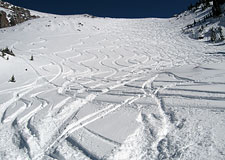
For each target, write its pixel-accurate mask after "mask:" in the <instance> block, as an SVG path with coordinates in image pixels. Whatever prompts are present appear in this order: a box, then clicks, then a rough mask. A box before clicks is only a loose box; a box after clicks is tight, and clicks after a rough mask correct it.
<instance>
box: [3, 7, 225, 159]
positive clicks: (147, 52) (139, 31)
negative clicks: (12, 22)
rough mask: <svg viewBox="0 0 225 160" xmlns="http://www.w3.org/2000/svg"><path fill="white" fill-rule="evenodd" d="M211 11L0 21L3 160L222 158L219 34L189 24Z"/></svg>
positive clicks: (217, 22)
mask: <svg viewBox="0 0 225 160" xmlns="http://www.w3.org/2000/svg"><path fill="white" fill-rule="evenodd" d="M207 11H208V10H207V9H206V10H205V11H200V10H199V11H196V12H193V11H186V12H184V13H182V14H180V15H179V16H178V17H174V18H169V19H158V18H146V19H113V18H99V17H92V16H89V15H74V16H60V15H49V14H44V13H42V14H41V15H42V16H41V17H40V18H37V19H31V20H29V21H25V22H24V23H21V24H18V25H16V26H12V27H8V28H3V29H0V48H1V49H3V50H4V49H6V48H8V49H9V51H12V53H13V54H14V55H15V56H12V55H10V54H8V53H6V54H5V55H4V56H0V68H1V70H0V120H1V124H0V135H1V138H0V159H9V160H14V159H15V160H18V159H21V160H25V159H32V160H42V159H43V160H53V159H58V160H64V159H65V160H71V159H74V160H88V159H91V160H98V159H107V160H128V159H129V160H149V159H159V160H162V159H177V160H190V159H201V160H202V159H210V160H211V159H213V160H222V159H225V144H224V141H225V125H224V124H225V112H224V111H225V79H224V77H225V61H224V60H225V57H224V55H225V52H224V50H225V45H224V41H216V42H211V41H210V39H209V38H207V34H205V35H204V38H201V39H198V38H193V36H192V33H193V32H194V31H195V30H197V27H198V26H197V25H196V26H193V27H192V28H188V29H187V28H186V27H187V26H188V25H189V24H192V23H193V21H194V20H195V19H196V20H197V19H198V18H200V17H202V16H203V17H204V16H205V15H206V14H207V13H208V12H207ZM223 19H224V17H221V18H220V19H219V18H214V19H211V20H210V21H213V23H210V24H207V27H206V28H205V31H204V33H206V32H208V31H209V30H210V28H211V27H219V26H220V27H221V28H222V32H224V27H225V26H224V23H223V21H222V20H223ZM207 22H209V21H207ZM208 37H209V36H208ZM0 54H1V53H0ZM12 77H14V79H13V78H12Z"/></svg>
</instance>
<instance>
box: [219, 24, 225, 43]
mask: <svg viewBox="0 0 225 160" xmlns="http://www.w3.org/2000/svg"><path fill="white" fill-rule="evenodd" d="M218 31H219V34H220V40H221V41H223V40H224V36H223V32H222V27H219V28H218Z"/></svg>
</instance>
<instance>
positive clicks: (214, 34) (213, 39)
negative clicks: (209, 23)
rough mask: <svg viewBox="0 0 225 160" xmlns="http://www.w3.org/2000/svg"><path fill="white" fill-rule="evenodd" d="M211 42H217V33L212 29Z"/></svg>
mask: <svg viewBox="0 0 225 160" xmlns="http://www.w3.org/2000/svg"><path fill="white" fill-rule="evenodd" d="M210 38H211V41H212V42H215V41H216V31H215V30H214V28H213V27H212V28H211V35H210Z"/></svg>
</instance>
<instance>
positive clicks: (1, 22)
mask: <svg viewBox="0 0 225 160" xmlns="http://www.w3.org/2000/svg"><path fill="white" fill-rule="evenodd" d="M9 26H10V24H9V21H8V19H7V17H6V13H5V12H4V11H0V28H4V27H9Z"/></svg>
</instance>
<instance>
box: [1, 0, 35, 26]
mask: <svg viewBox="0 0 225 160" xmlns="http://www.w3.org/2000/svg"><path fill="white" fill-rule="evenodd" d="M0 7H2V8H4V9H7V10H9V11H10V14H8V15H7V14H6V13H5V12H4V11H0V28H4V27H9V26H15V25H16V24H19V23H22V22H24V21H27V20H30V19H34V18H38V16H34V15H31V13H30V11H29V10H27V9H24V8H21V7H17V6H13V5H11V4H10V3H8V2H3V1H0ZM7 18H8V19H9V20H8V19H7Z"/></svg>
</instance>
